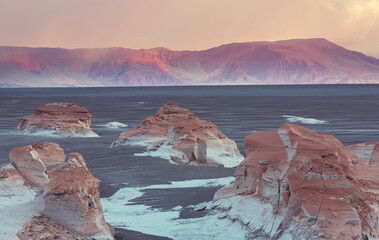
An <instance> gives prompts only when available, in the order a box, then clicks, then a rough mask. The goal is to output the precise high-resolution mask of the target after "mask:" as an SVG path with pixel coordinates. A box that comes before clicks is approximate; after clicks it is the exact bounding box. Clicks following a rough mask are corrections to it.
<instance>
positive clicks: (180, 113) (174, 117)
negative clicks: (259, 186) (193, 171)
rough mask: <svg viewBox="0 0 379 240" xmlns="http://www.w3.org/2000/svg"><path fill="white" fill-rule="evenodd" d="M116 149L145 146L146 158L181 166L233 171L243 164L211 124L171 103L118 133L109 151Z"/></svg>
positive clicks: (237, 154) (231, 141) (233, 144)
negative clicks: (155, 157)
mask: <svg viewBox="0 0 379 240" xmlns="http://www.w3.org/2000/svg"><path fill="white" fill-rule="evenodd" d="M119 145H139V146H146V147H147V153H146V155H151V156H158V157H161V158H165V159H168V160H170V162H172V163H178V164H184V165H209V166H221V165H223V166H224V167H234V166H237V165H238V164H239V163H240V162H241V161H242V160H243V156H242V155H241V154H240V152H239V150H238V148H237V145H236V143H235V142H234V141H233V140H231V139H229V138H228V137H226V136H225V135H224V134H222V133H221V132H220V131H219V130H218V129H217V126H216V125H215V124H213V123H211V122H207V121H204V120H202V119H200V118H199V117H198V116H197V115H196V114H194V113H192V112H191V111H190V110H188V109H185V108H182V107H179V106H177V105H175V104H173V103H172V102H170V103H167V104H166V105H164V106H162V107H161V108H160V109H159V110H158V111H157V112H156V114H155V115H154V116H152V117H149V118H146V119H145V120H144V121H143V122H142V123H141V124H139V125H138V126H137V127H135V128H133V129H131V130H129V131H126V132H124V133H122V134H121V135H120V137H119V138H118V139H117V140H116V141H115V142H114V143H113V144H112V147H115V146H119Z"/></svg>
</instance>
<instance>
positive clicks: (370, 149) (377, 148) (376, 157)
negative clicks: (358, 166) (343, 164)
mask: <svg viewBox="0 0 379 240" xmlns="http://www.w3.org/2000/svg"><path fill="white" fill-rule="evenodd" d="M346 150H347V151H349V152H351V153H353V154H355V155H356V156H357V157H359V158H360V159H361V160H362V161H363V162H364V163H366V164H369V165H372V166H376V167H379V142H364V143H358V144H355V145H351V146H347V147H346Z"/></svg>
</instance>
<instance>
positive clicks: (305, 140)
mask: <svg viewBox="0 0 379 240" xmlns="http://www.w3.org/2000/svg"><path fill="white" fill-rule="evenodd" d="M245 149H246V154H247V156H246V158H245V160H244V161H243V162H241V164H239V166H238V167H237V169H236V181H235V182H234V184H233V185H231V186H229V187H225V188H223V189H221V190H219V191H218V192H217V193H216V194H215V197H214V201H213V207H214V208H217V209H222V210H224V211H226V212H227V213H228V216H229V217H230V218H232V219H234V220H239V221H240V222H242V223H243V224H245V225H246V226H247V227H248V228H249V229H251V233H252V235H253V238H254V237H255V238H258V239H281V240H284V239H341V240H342V239H379V235H378V234H379V226H378V216H379V202H378V200H376V199H379V198H378V196H379V190H378V189H379V168H377V167H374V166H369V165H367V164H366V163H364V162H363V161H362V160H361V159H359V158H358V157H357V156H356V155H354V154H353V153H351V152H349V151H347V150H346V149H345V148H344V146H343V145H342V143H341V142H340V141H339V140H338V139H336V138H335V137H333V136H332V135H330V134H329V133H316V132H313V131H311V130H310V129H307V128H305V127H302V126H298V125H293V124H284V125H283V126H282V127H280V128H279V129H278V130H269V131H263V132H257V133H253V134H249V135H247V136H246V137H245Z"/></svg>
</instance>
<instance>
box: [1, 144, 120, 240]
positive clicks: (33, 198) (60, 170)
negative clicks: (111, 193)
mask: <svg viewBox="0 0 379 240" xmlns="http://www.w3.org/2000/svg"><path fill="white" fill-rule="evenodd" d="M9 157H10V160H11V164H5V165H2V166H0V200H1V201H0V202H1V209H0V218H1V219H6V222H5V223H3V224H2V225H1V226H0V239H9V240H10V239H113V237H112V235H111V230H110V227H109V225H108V224H107V223H106V222H105V219H104V215H103V211H102V206H101V203H100V193H99V190H98V187H99V183H100V181H99V179H97V178H95V177H93V176H92V174H91V173H90V172H89V170H88V169H87V167H86V164H85V161H84V159H83V157H82V156H81V155H80V154H79V153H70V154H69V157H68V160H67V161H65V158H66V156H65V154H64V151H63V149H62V148H61V147H60V146H59V145H58V144H56V143H50V142H43V143H39V144H35V145H33V146H23V147H18V148H13V149H12V150H11V152H10V154H9Z"/></svg>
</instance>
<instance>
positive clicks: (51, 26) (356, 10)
mask: <svg viewBox="0 0 379 240" xmlns="http://www.w3.org/2000/svg"><path fill="white" fill-rule="evenodd" d="M294 38H326V39H328V40H330V41H332V42H334V43H337V44H339V45H342V46H343V47H345V48H348V49H350V50H355V51H360V52H363V53H365V54H368V55H370V56H375V57H377V58H379V0H329V1H328V0H33V1H32V0H0V45H2V46H28V47H63V48H101V47H127V48H133V49H141V48H154V47H167V48H169V49H173V50H202V49H208V48H211V47H215V46H218V45H221V44H225V43H231V42H250V41H275V40H284V39H294Z"/></svg>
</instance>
